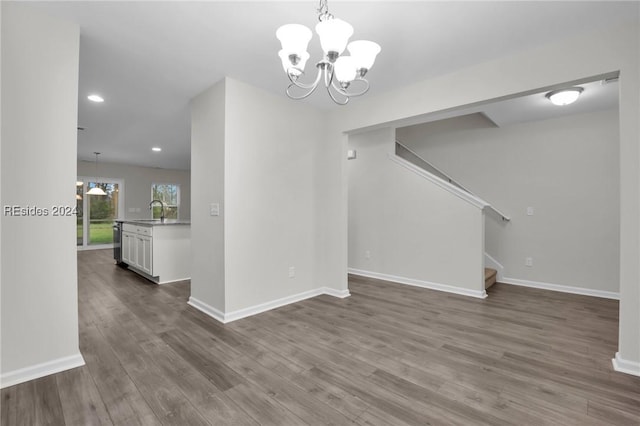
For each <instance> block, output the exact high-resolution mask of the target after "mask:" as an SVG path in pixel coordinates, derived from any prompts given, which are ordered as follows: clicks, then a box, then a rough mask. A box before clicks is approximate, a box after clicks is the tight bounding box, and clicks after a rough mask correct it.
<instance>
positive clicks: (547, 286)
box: [500, 277, 620, 300]
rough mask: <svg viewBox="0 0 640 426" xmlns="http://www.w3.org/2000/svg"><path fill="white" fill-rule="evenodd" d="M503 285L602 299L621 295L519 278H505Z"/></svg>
mask: <svg viewBox="0 0 640 426" xmlns="http://www.w3.org/2000/svg"><path fill="white" fill-rule="evenodd" d="M500 282H501V283H504V284H511V285H518V286H521V287H531V288H539V289H541V290H551V291H559V292H561V293H571V294H581V295H583V296H593V297H601V298H603V299H615V300H620V293H616V292H613V291H603V290H593V289H590V288H582V287H571V286H568V285H560V284H551V283H544V282H540V281H529V280H521V279H518V278H508V277H504V278H502V280H500Z"/></svg>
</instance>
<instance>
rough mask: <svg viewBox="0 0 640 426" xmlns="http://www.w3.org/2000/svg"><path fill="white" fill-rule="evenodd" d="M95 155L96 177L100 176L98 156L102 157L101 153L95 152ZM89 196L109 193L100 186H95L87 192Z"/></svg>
mask: <svg viewBox="0 0 640 426" xmlns="http://www.w3.org/2000/svg"><path fill="white" fill-rule="evenodd" d="M94 154H95V155H96V176H98V155H100V153H99V152H94ZM87 195H107V193H106V192H104V190H103V189H102V188H100V187H99V186H94V187H93V188H91V189H90V190H88V191H87Z"/></svg>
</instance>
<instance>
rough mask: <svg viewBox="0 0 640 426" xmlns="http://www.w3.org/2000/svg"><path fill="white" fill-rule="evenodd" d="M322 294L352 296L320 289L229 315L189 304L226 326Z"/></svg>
mask: <svg viewBox="0 0 640 426" xmlns="http://www.w3.org/2000/svg"><path fill="white" fill-rule="evenodd" d="M322 294H326V295H329V296H333V297H339V298H341V299H343V298H345V297H349V296H350V294H349V290H336V289H334V288H329V287H320V288H317V289H314V290H309V291H305V292H303V293H298V294H294V295H291V296H287V297H283V298H281V299H276V300H272V301H270V302H266V303H261V304H259V305H255V306H250V307H248V308H243V309H238V310H236V311H232V312H227V313H223V312H220V311H219V310H218V309H216V308H214V307H213V306H210V305H208V304H206V303H204V302H202V301H201V300H198V299H196V298H194V297H190V298H189V302H188V304H189V305H191V306H193V307H194V308H196V309H198V310H199V311H202V312H204V313H205V314H207V315H209V316H210V317H212V318H213V319H215V320H218V321H220V322H221V323H223V324H226V323H229V322H231V321H236V320H239V319H242V318H247V317H250V316H253V315H257V314H260V313H262V312H266V311H270V310H272V309H276V308H280V307H282V306H285V305H290V304H292V303H296V302H300V301H302V300H305V299H310V298H312V297H316V296H320V295H322Z"/></svg>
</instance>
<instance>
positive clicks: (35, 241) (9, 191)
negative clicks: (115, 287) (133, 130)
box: [1, 2, 84, 387]
mask: <svg viewBox="0 0 640 426" xmlns="http://www.w3.org/2000/svg"><path fill="white" fill-rule="evenodd" d="M1 7H2V114H3V116H2V147H1V150H2V167H1V170H2V172H1V173H2V177H1V182H2V206H3V216H2V235H1V245H2V250H1V253H2V259H1V263H2V272H1V275H2V280H1V281H2V289H1V293H2V298H1V299H2V313H1V316H2V362H1V373H2V375H1V381H2V387H6V386H10V385H12V384H15V383H19V382H23V381H26V380H30V379H33V378H36V377H40V376H43V375H47V374H51V373H53V372H57V371H61V370H64V369H68V368H72V367H75V366H79V365H82V364H84V361H83V359H82V356H81V355H80V352H79V348H78V302H77V285H78V280H77V270H76V263H77V261H76V242H75V232H76V231H75V227H76V225H75V222H76V218H75V216H68V217H53V216H51V215H48V216H40V217H38V216H31V217H16V216H14V217H11V216H7V215H5V214H4V206H11V205H18V206H23V207H26V206H31V207H33V206H35V207H39V208H43V209H50V208H51V206H52V205H67V206H74V205H75V203H76V201H75V194H74V187H75V180H76V134H77V131H76V127H77V116H78V111H77V102H78V54H79V28H78V26H77V25H74V24H70V23H66V22H61V21H58V20H55V19H51V18H48V17H45V16H41V15H38V14H36V13H33V12H31V11H29V10H27V9H26V8H24V7H23V6H22V5H20V4H15V3H7V2H3V3H2V6H1ZM43 188H44V189H43Z"/></svg>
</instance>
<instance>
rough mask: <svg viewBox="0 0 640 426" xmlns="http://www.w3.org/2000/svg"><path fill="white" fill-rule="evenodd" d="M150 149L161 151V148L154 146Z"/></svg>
mask: <svg viewBox="0 0 640 426" xmlns="http://www.w3.org/2000/svg"><path fill="white" fill-rule="evenodd" d="M151 151H155V152H160V151H162V148H160V147H157V146H154V147H153V148H151Z"/></svg>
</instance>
